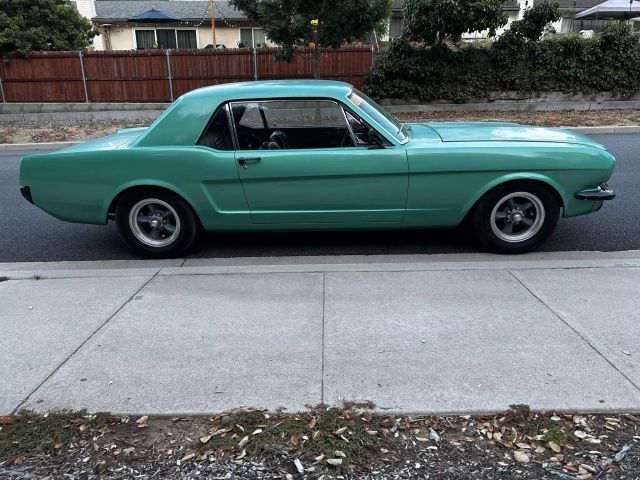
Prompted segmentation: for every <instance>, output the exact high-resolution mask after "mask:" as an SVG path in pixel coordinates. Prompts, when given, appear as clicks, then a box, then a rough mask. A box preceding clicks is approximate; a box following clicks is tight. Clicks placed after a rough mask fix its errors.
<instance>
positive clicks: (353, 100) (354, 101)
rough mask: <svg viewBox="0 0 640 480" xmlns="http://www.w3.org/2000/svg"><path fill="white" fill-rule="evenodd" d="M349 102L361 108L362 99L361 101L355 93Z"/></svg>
mask: <svg viewBox="0 0 640 480" xmlns="http://www.w3.org/2000/svg"><path fill="white" fill-rule="evenodd" d="M349 100H351V102H352V103H353V104H354V105H355V106H356V107H359V106H360V104H361V103H362V99H361V98H360V97H359V96H358V95H356V94H355V93H352V94H351V95H350V96H349Z"/></svg>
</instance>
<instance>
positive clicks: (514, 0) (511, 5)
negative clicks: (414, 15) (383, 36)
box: [391, 0, 604, 13]
mask: <svg viewBox="0 0 640 480" xmlns="http://www.w3.org/2000/svg"><path fill="white" fill-rule="evenodd" d="M571 1H573V0H571ZM603 1H604V0H603ZM502 3H503V7H504V9H505V10H520V2H518V0H505V1H504V2H502ZM391 8H392V11H393V12H394V13H399V12H402V9H403V8H404V0H394V2H393V6H392V7H391Z"/></svg>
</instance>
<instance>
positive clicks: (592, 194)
mask: <svg viewBox="0 0 640 480" xmlns="http://www.w3.org/2000/svg"><path fill="white" fill-rule="evenodd" d="M575 197H576V198H577V199H578V200H593V201H603V200H613V199H614V198H616V194H615V192H614V191H613V190H611V189H610V188H609V186H608V185H607V184H606V183H603V184H602V185H600V186H599V187H598V188H595V189H591V190H582V191H581V192H578V193H576V195H575Z"/></svg>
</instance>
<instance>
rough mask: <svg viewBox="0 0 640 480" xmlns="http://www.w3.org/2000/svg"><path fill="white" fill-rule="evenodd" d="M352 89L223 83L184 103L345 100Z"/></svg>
mask: <svg viewBox="0 0 640 480" xmlns="http://www.w3.org/2000/svg"><path fill="white" fill-rule="evenodd" d="M352 88H353V86H352V85H350V84H348V83H345V82H336V81H332V80H263V81H254V82H240V83H224V84H221V85H213V86H210V87H204V88H199V89H197V90H193V91H191V92H189V93H186V94H185V95H184V99H185V100H197V99H202V98H203V97H206V98H211V97H217V98H219V99H222V98H224V99H225V100H233V99H249V98H256V99H258V98H282V97H332V98H336V97H338V98H340V97H344V96H345V95H347V94H348V93H349V91H350V90H351V89H352Z"/></svg>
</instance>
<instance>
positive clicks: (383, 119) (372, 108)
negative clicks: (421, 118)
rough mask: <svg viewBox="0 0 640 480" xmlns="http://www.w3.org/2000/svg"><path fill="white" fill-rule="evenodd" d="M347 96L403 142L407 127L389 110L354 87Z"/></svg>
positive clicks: (406, 135) (406, 136)
mask: <svg viewBox="0 0 640 480" xmlns="http://www.w3.org/2000/svg"><path fill="white" fill-rule="evenodd" d="M347 98H348V99H349V101H350V102H351V103H353V104H354V105H355V106H356V107H359V108H360V109H361V110H362V111H363V112H365V113H366V114H367V115H369V116H370V117H371V118H373V119H374V120H375V121H376V122H377V123H378V125H380V126H381V127H382V128H384V129H385V130H386V131H387V133H389V134H391V135H393V136H394V137H395V139H396V140H398V142H400V143H403V142H404V141H406V140H407V138H408V136H409V135H408V133H407V129H406V127H405V126H404V125H401V124H400V123H399V122H398V121H397V120H396V119H395V118H393V117H392V116H391V115H390V114H389V112H387V111H386V110H385V109H384V108H382V107H381V106H380V105H378V104H377V103H376V102H374V101H373V100H371V99H370V98H369V97H367V96H366V95H365V94H364V93H362V92H361V91H359V90H356V89H355V88H354V89H353V90H352V91H351V93H349V95H347Z"/></svg>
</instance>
